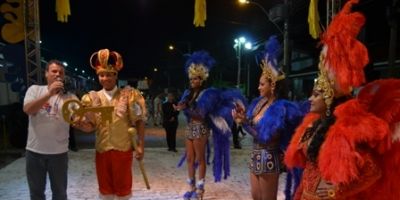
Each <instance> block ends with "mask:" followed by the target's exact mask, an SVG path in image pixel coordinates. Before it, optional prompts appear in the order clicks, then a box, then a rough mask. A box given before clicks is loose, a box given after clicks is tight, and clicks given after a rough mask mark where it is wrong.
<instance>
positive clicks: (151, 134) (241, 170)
mask: <svg viewBox="0 0 400 200" xmlns="http://www.w3.org/2000/svg"><path fill="white" fill-rule="evenodd" d="M183 127H184V125H182V126H180V128H179V130H178V139H177V141H178V143H177V146H178V151H179V152H178V153H174V152H169V151H167V150H166V147H164V146H166V144H165V141H164V131H163V129H161V128H159V127H148V128H147V130H146V134H147V136H146V145H147V146H148V148H146V149H145V159H144V163H145V167H146V169H147V174H148V177H149V181H150V185H151V189H150V190H147V189H146V188H145V185H144V182H143V179H142V177H141V174H140V171H139V168H138V163H136V162H134V164H133V168H134V180H133V181H134V183H133V184H134V185H133V197H132V199H138V200H169V199H182V194H183V193H184V192H185V191H186V183H185V180H186V167H182V168H176V164H177V162H178V160H179V158H180V156H181V154H182V152H183V151H184V149H183V142H182V141H183V139H182V138H183ZM82 137H91V136H82ZM79 139H82V138H80V137H79V135H77V140H79ZM78 144H79V142H78ZM242 144H243V149H232V151H231V176H230V177H229V178H228V179H227V180H223V181H222V182H219V183H214V181H213V177H212V170H211V169H212V168H211V167H212V166H211V165H210V166H209V167H208V169H207V176H206V177H207V179H206V188H205V189H206V193H205V196H204V199H205V200H212V199H213V200H214V199H215V200H217V199H218V200H219V199H221V200H223V199H227V200H228V199H229V200H232V199H233V200H248V199H251V196H250V185H249V184H250V183H249V178H248V174H249V171H248V168H247V160H248V154H249V152H250V148H251V138H250V136H248V135H247V136H246V137H245V139H244V140H243V141H242ZM160 145H161V146H160ZM162 145H164V146H162ZM156 146H158V147H156ZM78 147H79V146H78ZM68 178H69V179H68V198H69V199H72V200H75V199H76V200H81V199H82V200H83V199H98V193H97V180H96V173H95V168H94V149H80V150H79V151H78V152H70V153H69V177H68ZM281 185H282V184H281ZM280 191H281V190H280ZM46 196H47V199H51V191H50V189H49V186H48V185H47V190H46ZM281 196H282V195H281V194H280V195H279V198H278V199H282V197H281ZM0 199H4V200H25V199H29V192H28V186H27V181H26V176H25V158H24V157H22V158H19V159H17V160H15V161H14V162H12V163H11V164H9V165H8V166H6V167H4V168H2V169H1V170H0Z"/></svg>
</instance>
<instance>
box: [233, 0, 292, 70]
mask: <svg viewBox="0 0 400 200" xmlns="http://www.w3.org/2000/svg"><path fill="white" fill-rule="evenodd" d="M289 1H290V0H284V9H285V10H284V24H283V31H282V29H281V28H280V27H279V26H278V25H277V24H276V23H275V22H274V21H273V20H271V17H270V14H269V13H268V12H267V11H266V10H265V9H264V7H263V6H262V5H260V4H259V3H257V2H255V1H253V0H238V2H239V3H240V4H253V5H256V6H257V7H258V8H260V9H261V10H262V11H263V13H264V14H265V16H266V17H267V18H268V20H269V21H270V22H271V23H273V24H274V25H275V27H276V28H277V29H278V30H279V32H280V33H281V34H283V71H284V72H285V73H286V74H289V65H290V52H289V9H288V7H289Z"/></svg>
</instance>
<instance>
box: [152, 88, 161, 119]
mask: <svg viewBox="0 0 400 200" xmlns="http://www.w3.org/2000/svg"><path fill="white" fill-rule="evenodd" d="M153 104H154V105H153V109H154V115H153V124H154V126H158V125H161V112H162V110H161V105H162V98H161V94H159V95H157V96H156V97H154V100H153Z"/></svg>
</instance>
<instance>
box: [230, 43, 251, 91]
mask: <svg viewBox="0 0 400 200" xmlns="http://www.w3.org/2000/svg"><path fill="white" fill-rule="evenodd" d="M234 41H235V44H234V45H233V48H234V49H235V51H236V58H237V59H238V71H237V80H236V87H237V88H239V87H240V74H241V71H242V49H243V47H244V48H245V49H251V48H252V44H251V42H246V38H245V37H239V38H236V39H235V40H234Z"/></svg>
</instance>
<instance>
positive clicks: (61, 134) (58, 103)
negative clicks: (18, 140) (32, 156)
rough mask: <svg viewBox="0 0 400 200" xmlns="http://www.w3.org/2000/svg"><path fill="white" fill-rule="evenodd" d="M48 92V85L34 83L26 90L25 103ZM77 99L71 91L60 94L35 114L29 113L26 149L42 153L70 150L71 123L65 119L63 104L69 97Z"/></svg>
mask: <svg viewBox="0 0 400 200" xmlns="http://www.w3.org/2000/svg"><path fill="white" fill-rule="evenodd" d="M47 93H48V88H47V85H44V86H39V85H32V86H31V87H29V88H28V91H27V92H26V95H25V99H24V105H26V104H27V103H29V102H31V101H33V100H35V99H37V98H39V97H41V96H43V95H46V94H47ZM71 98H74V99H77V97H76V96H75V95H73V94H71V93H67V94H58V95H54V96H52V97H50V99H49V100H48V101H47V102H46V103H45V104H44V105H43V106H42V108H40V110H39V111H38V112H37V113H36V114H33V115H29V126H28V141H27V144H26V149H27V150H29V151H33V152H36V153H41V154H60V153H65V152H67V151H68V138H69V128H70V125H69V124H68V123H67V122H65V121H64V119H63V116H62V111H61V109H62V106H63V103H64V101H65V100H67V99H71Z"/></svg>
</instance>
